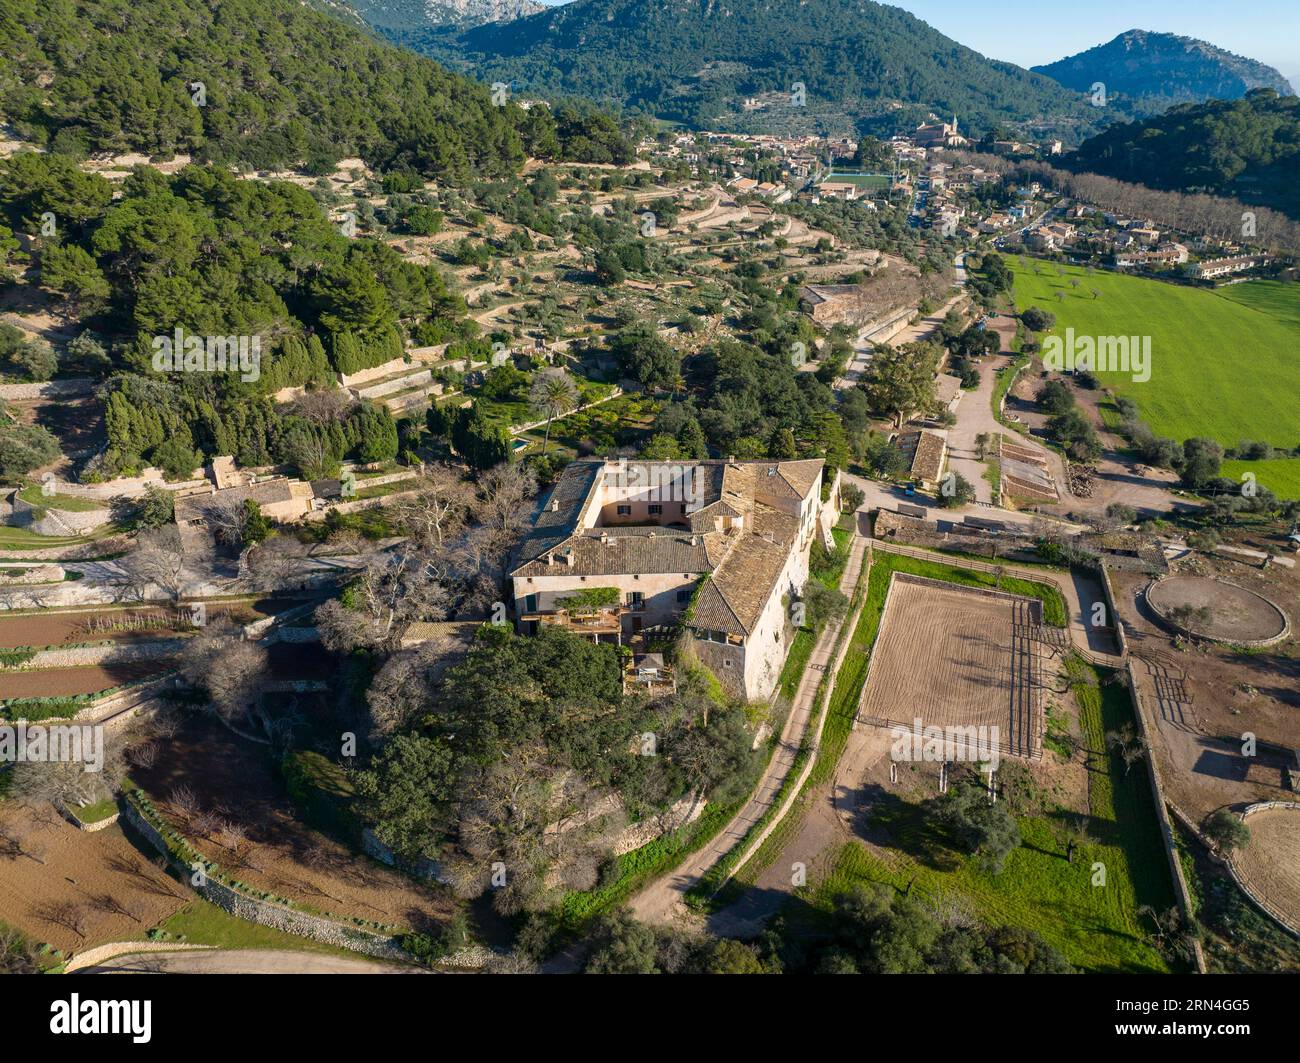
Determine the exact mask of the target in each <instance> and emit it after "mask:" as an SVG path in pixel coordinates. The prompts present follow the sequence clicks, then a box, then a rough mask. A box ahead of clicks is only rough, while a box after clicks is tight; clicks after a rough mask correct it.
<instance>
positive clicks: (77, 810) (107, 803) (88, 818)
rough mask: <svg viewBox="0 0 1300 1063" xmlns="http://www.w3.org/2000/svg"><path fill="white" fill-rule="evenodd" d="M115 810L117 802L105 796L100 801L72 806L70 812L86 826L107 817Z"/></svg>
mask: <svg viewBox="0 0 1300 1063" xmlns="http://www.w3.org/2000/svg"><path fill="white" fill-rule="evenodd" d="M116 811H117V802H116V801H115V800H114V799H113V798H111V797H106V798H104V799H103V800H102V801H94V802H92V803H91V804H88V805H73V806H72V814H73V815H74V816H76V817H77V818H78V819H79V820H81V822H82V823H85V824H86V825H87V826H89V825H91V824H94V823H98V822H100V821H101V820H105V819H108V817H109V816H111V815H113V814H114V813H115V812H116Z"/></svg>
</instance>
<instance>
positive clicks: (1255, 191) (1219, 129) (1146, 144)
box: [1064, 89, 1300, 218]
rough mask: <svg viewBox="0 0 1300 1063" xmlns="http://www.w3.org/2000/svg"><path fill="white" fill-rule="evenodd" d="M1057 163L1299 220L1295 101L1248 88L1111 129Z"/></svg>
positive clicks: (1299, 137)
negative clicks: (1236, 96)
mask: <svg viewBox="0 0 1300 1063" xmlns="http://www.w3.org/2000/svg"><path fill="white" fill-rule="evenodd" d="M1064 162H1065V165H1067V166H1068V167H1070V168H1071V169H1073V170H1076V171H1091V172H1093V173H1099V174H1103V175H1105V176H1107V177H1114V178H1118V179H1119V180H1121V181H1132V182H1136V183H1138V184H1143V185H1147V186H1148V187H1150V188H1157V189H1163V190H1167V191H1176V192H1209V193H1212V194H1216V195H1229V196H1235V197H1236V198H1238V199H1241V200H1243V201H1244V202H1246V203H1257V204H1261V205H1263V206H1267V207H1272V208H1273V209H1275V210H1280V211H1283V212H1285V213H1286V214H1289V215H1290V216H1291V217H1293V218H1297V217H1300V188H1297V185H1296V173H1297V166H1300V98H1297V97H1295V96H1279V95H1278V94H1277V93H1276V92H1274V91H1273V90H1272V89H1256V90H1255V91H1253V92H1251V93H1250V94H1249V95H1248V96H1247V97H1246V98H1245V99H1242V100H1231V101H1229V100H1211V101H1209V102H1207V103H1202V104H1185V105H1183V106H1180V107H1174V108H1172V109H1171V110H1169V111H1167V112H1166V113H1165V114H1163V115H1160V116H1159V117H1156V118H1149V119H1147V120H1145V121H1142V122H1131V123H1128V124H1126V125H1119V126H1112V127H1111V128H1110V129H1108V130H1106V131H1105V132H1104V133H1101V134H1099V135H1098V136H1095V137H1093V138H1092V139H1090V140H1088V141H1086V142H1085V143H1084V144H1083V145H1081V146H1080V148H1079V149H1078V150H1077V151H1075V152H1072V153H1071V154H1070V155H1068V156H1066V157H1065V159H1064Z"/></svg>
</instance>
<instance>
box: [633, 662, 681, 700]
mask: <svg viewBox="0 0 1300 1063" xmlns="http://www.w3.org/2000/svg"><path fill="white" fill-rule="evenodd" d="M676 691H677V679H676V678H675V677H674V675H673V670H672V669H671V668H669V667H668V666H667V665H666V664H665V663H664V658H663V654H660V653H639V654H637V655H636V656H634V657H633V658H632V659H631V660H630V661H628V662H627V664H626V666H625V667H624V668H623V693H624V694H645V695H646V696H648V697H658V696H660V695H663V694H673V693H675V692H676Z"/></svg>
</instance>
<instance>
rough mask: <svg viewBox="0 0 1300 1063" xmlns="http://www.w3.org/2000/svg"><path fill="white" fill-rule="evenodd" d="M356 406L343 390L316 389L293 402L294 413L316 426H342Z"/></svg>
mask: <svg viewBox="0 0 1300 1063" xmlns="http://www.w3.org/2000/svg"><path fill="white" fill-rule="evenodd" d="M353 405H354V403H353V401H352V396H351V395H350V394H348V392H346V391H344V390H343V389H342V388H315V389H313V390H311V391H307V392H304V393H303V394H302V395H300V396H298V398H296V399H294V401H293V412H294V413H296V414H297V415H298V416H299V417H305V418H306V419H307V420H309V421H314V422H315V423H316V424H342V423H343V421H345V420H346V419H347V416H348V411H349V410H351V409H352V406H353Z"/></svg>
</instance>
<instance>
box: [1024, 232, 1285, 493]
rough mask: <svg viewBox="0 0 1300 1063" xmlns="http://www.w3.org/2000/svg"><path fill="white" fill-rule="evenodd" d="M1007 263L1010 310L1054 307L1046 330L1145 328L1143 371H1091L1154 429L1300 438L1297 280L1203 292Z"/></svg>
mask: <svg viewBox="0 0 1300 1063" xmlns="http://www.w3.org/2000/svg"><path fill="white" fill-rule="evenodd" d="M1007 264H1008V265H1009V266H1010V267H1011V269H1012V271H1013V272H1014V273H1015V277H1016V289H1015V296H1016V307H1017V309H1019V310H1022V311H1023V310H1024V309H1025V308H1026V307H1029V306H1039V307H1042V308H1043V309H1044V310H1047V311H1050V312H1051V313H1053V314H1055V315H1056V327H1055V328H1054V329H1053V332H1054V333H1057V334H1059V335H1063V334H1064V330H1065V329H1066V328H1067V327H1072V328H1073V329H1074V330H1075V334H1076V335H1080V336H1082V335H1088V336H1150V337H1151V378H1150V380H1148V381H1146V382H1142V383H1139V382H1136V381H1134V380H1132V379H1131V378H1130V377H1129V376H1126V375H1123V374H1118V373H1099V374H1098V376H1099V377H1101V379H1102V381H1103V382H1104V383H1105V385H1106V386H1107V387H1108V388H1110V389H1111V390H1113V391H1114V392H1115V394H1117V395H1122V396H1126V397H1128V398H1130V399H1132V400H1133V401H1134V402H1136V403H1137V404H1138V408H1139V410H1140V411H1141V415H1142V418H1143V419H1144V420H1145V421H1147V422H1148V423H1149V424H1150V425H1151V427H1152V429H1154V430H1155V432H1156V433H1157V434H1159V435H1163V436H1169V437H1170V438H1172V439H1175V440H1178V441H1180V442H1181V441H1182V440H1184V439H1187V438H1188V437H1190V436H1210V437H1212V438H1214V439H1217V440H1219V442H1221V443H1223V444H1224V445H1225V446H1232V445H1235V444H1236V443H1238V442H1240V441H1242V440H1247V439H1250V440H1264V441H1266V442H1268V443H1271V444H1272V445H1273V446H1277V447H1286V448H1288V449H1290V448H1292V447H1294V446H1296V445H1297V444H1300V407H1297V405H1296V395H1297V394H1300V356H1298V355H1297V352H1298V351H1300V284H1283V283H1280V282H1265V281H1251V282H1248V283H1245V284H1236V285H1230V286H1228V287H1227V288H1223V289H1220V290H1219V291H1209V290H1207V289H1201V288H1191V287H1186V286H1183V285H1177V284H1167V283H1164V282H1162V281H1155V280H1148V279H1146V278H1142V277H1129V276H1124V275H1122V274H1116V273H1109V272H1105V271H1102V270H1097V271H1095V272H1093V273H1088V272H1087V271H1086V270H1084V269H1082V268H1079V267H1074V266H1059V267H1058V266H1057V265H1056V264H1055V263H1050V262H1036V261H1034V260H1033V259H1029V258H1023V259H1018V258H1016V257H1009V258H1008V260H1007ZM1035 267H1037V269H1038V273H1037V274H1035V273H1034V272H1033V270H1034V268H1035ZM1058 271H1059V272H1058ZM1071 281H1077V282H1078V284H1077V286H1075V285H1073V284H1071ZM1094 289H1095V290H1096V291H1097V293H1098V295H1097V296H1095V297H1094V295H1093V290H1094ZM1058 295H1061V296H1063V297H1062V298H1059V299H1058V298H1057V296H1058ZM1260 479H1261V482H1263V481H1264V477H1263V476H1261V477H1260Z"/></svg>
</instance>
